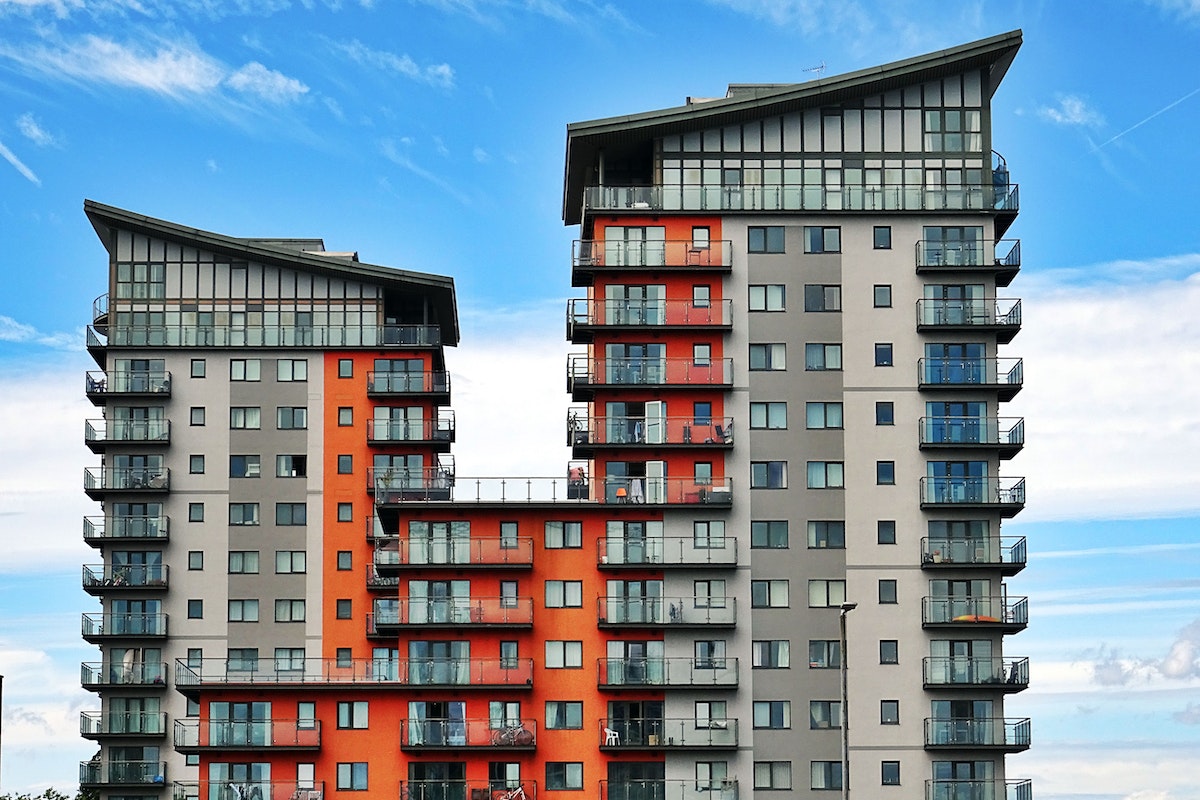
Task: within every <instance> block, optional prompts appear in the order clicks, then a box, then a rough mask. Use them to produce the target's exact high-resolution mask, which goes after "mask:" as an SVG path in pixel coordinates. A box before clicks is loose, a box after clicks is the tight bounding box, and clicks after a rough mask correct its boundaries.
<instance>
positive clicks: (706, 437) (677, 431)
mask: <svg viewBox="0 0 1200 800" xmlns="http://www.w3.org/2000/svg"><path fill="white" fill-rule="evenodd" d="M567 446H569V447H571V448H572V455H573V456H574V457H575V458H590V457H592V456H593V455H595V453H596V450H597V449H600V448H603V449H605V450H608V449H620V450H645V449H660V448H676V447H682V448H690V449H712V448H714V447H715V448H722V449H728V448H730V447H733V417H723V418H715V419H711V420H707V421H704V422H697V420H696V418H695V417H651V418H647V417H589V416H587V412H586V411H585V410H582V409H572V410H571V412H570V413H569V414H568V415H567Z"/></svg>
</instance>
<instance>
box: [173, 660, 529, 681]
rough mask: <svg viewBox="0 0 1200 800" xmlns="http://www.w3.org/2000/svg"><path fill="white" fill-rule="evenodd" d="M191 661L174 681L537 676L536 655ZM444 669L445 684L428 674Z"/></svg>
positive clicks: (182, 663)
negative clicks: (534, 661)
mask: <svg viewBox="0 0 1200 800" xmlns="http://www.w3.org/2000/svg"><path fill="white" fill-rule="evenodd" d="M193 663H194V664H195V665H194V666H192V665H189V664H188V662H187V659H182V658H181V659H176V661H175V685H176V686H178V687H189V686H204V685H222V686H223V685H230V686H248V685H253V686H261V687H281V688H287V687H292V686H297V685H304V686H313V685H333V686H355V685H379V684H394V685H451V686H470V685H472V684H481V685H493V684H495V685H513V686H522V687H524V686H527V685H528V683H527V681H531V680H532V678H533V659H532V658H458V659H452V658H441V659H429V658H412V659H410V658H395V659H386V658H378V659H375V658H354V659H337V658H322V657H312V658H304V659H288V660H287V661H280V662H277V661H276V660H274V659H272V658H271V657H269V656H264V657H261V658H258V659H253V660H250V659H236V658H235V659H229V658H204V659H201V660H200V661H199V662H193ZM430 671H439V672H440V671H445V672H446V673H447V676H446V677H447V678H448V680H446V681H445V682H444V684H443V683H434V682H433V681H431V680H430V679H429V678H430V676H429V675H428V674H427V673H429V672H430Z"/></svg>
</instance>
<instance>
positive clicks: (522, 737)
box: [400, 718, 537, 750]
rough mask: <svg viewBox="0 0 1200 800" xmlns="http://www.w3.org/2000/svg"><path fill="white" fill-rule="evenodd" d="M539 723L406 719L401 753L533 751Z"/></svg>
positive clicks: (401, 725) (402, 721) (523, 720)
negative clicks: (478, 750) (407, 751)
mask: <svg viewBox="0 0 1200 800" xmlns="http://www.w3.org/2000/svg"><path fill="white" fill-rule="evenodd" d="M536 746H537V722H535V721H534V720H532V719H520V720H514V719H505V720H496V719H428V718H422V719H402V720H400V749H401V750H443V749H452V748H460V747H465V748H472V747H483V748H487V749H489V750H533V749H534V748H535V747H536Z"/></svg>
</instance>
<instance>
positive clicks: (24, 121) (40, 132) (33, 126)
mask: <svg viewBox="0 0 1200 800" xmlns="http://www.w3.org/2000/svg"><path fill="white" fill-rule="evenodd" d="M17 130H19V131H20V132H21V135H22V136H24V137H25V138H26V139H28V140H29V141H31V142H33V143H34V144H36V145H37V146H38V147H48V146H50V145H53V144H55V141H54V137H53V136H52V135H51V134H50V133H49V132H48V131H47V130H46V129H45V128H43V127H42V126H41V125H39V124H38V121H37V120H36V119H34V118H33V112H31V111H27V112H26V113H24V114H22V115H21V116H19V117H17Z"/></svg>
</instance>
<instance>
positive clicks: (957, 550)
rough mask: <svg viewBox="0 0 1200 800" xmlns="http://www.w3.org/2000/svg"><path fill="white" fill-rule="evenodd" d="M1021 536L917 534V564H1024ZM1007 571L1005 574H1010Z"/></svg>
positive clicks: (1002, 565) (948, 565) (1023, 538)
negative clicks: (966, 537) (948, 537)
mask: <svg viewBox="0 0 1200 800" xmlns="http://www.w3.org/2000/svg"><path fill="white" fill-rule="evenodd" d="M1026 557H1027V553H1026V545H1025V537H1024V536H989V537H986V538H982V537H981V538H971V539H937V538H931V537H928V536H923V537H921V564H922V565H924V566H926V567H930V568H933V567H942V566H944V567H948V568H958V567H992V568H995V567H1000V568H1013V569H1012V573H1015V572H1017V571H1019V570H1020V568H1021V567H1024V566H1025V560H1026ZM1012 573H1009V574H1012Z"/></svg>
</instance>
